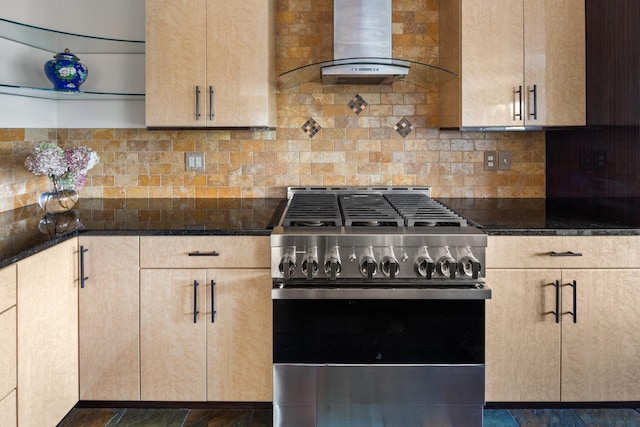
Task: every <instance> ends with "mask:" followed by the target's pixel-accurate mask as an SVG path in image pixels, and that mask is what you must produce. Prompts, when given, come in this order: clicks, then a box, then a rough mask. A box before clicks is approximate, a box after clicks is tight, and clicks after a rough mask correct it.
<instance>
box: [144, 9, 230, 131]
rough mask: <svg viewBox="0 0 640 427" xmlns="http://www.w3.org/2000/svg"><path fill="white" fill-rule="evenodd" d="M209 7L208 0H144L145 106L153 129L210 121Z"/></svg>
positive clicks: (149, 124)
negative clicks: (207, 67) (207, 78)
mask: <svg viewBox="0 0 640 427" xmlns="http://www.w3.org/2000/svg"><path fill="white" fill-rule="evenodd" d="M205 11H206V0H180V2H176V1H175V0H147V2H146V28H145V34H146V53H145V68H146V70H145V74H146V97H145V109H146V125H147V126H149V127H153V126H188V127H193V126H203V127H204V126H206V125H207V123H206V112H205V99H206V97H207V96H208V95H207V87H205V85H206V84H207V83H206V54H207V48H206V31H207V22H206V19H207V17H206V12H205ZM235 20H236V21H237V17H236V19H235ZM197 89H199V90H200V95H199V96H198V95H197V94H196V90H197ZM196 112H200V114H201V115H200V117H196Z"/></svg>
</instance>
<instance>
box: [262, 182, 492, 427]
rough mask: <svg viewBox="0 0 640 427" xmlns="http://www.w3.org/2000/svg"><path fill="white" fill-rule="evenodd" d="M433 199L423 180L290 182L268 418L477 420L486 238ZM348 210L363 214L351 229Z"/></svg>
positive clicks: (277, 253) (367, 422) (290, 422)
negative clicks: (420, 214) (424, 209)
mask: <svg viewBox="0 0 640 427" xmlns="http://www.w3.org/2000/svg"><path fill="white" fill-rule="evenodd" d="M296 194H298V195H302V196H303V197H298V198H296V197H293V196H295V195H296ZM401 195H402V197H400V196H401ZM307 196H310V197H309V198H308V199H307ZM356 196H358V197H356ZM370 196H372V197H370ZM415 196H419V197H415ZM406 197H408V198H409V200H408V201H406ZM296 199H297V202H299V201H300V200H301V199H302V200H305V199H306V200H305V205H304V206H299V205H297V204H296V203H297V202H296V203H294V201H296ZM354 200H357V203H355V204H353V202H354ZM402 200H405V201H402ZM334 202H335V203H334ZM385 202H386V203H387V205H384V203H385ZM432 202H433V200H432V199H431V198H430V197H429V194H428V192H427V191H425V189H421V190H416V189H395V188H394V189H391V188H388V189H384V190H381V189H370V188H368V189H294V190H293V191H292V190H290V202H289V205H288V207H287V209H286V210H285V213H284V215H283V219H282V220H281V222H280V224H279V226H278V227H276V229H274V233H273V235H272V277H273V284H274V287H273V290H272V302H273V339H274V343H273V348H274V351H273V370H274V384H273V386H274V390H273V392H274V402H273V409H274V426H287V427H294V426H295V427H298V426H305V427H307V426H327V427H328V426H331V427H334V426H343V425H344V426H367V427H371V426H402V427H407V426H423V425H434V426H438V427H445V426H455V427H465V426H478V427H480V426H481V425H482V410H483V405H484V375H485V368H484V363H485V360H484V354H485V351H484V348H485V347H484V345H485V344H484V340H485V334H484V313H485V300H486V299H487V298H490V297H491V291H490V289H489V288H488V287H487V286H486V284H485V283H484V280H483V276H484V274H483V269H482V264H483V263H484V248H485V246H486V236H485V235H484V234H482V233H481V232H479V231H478V230H477V229H475V228H474V227H470V226H468V225H467V224H466V221H465V220H464V219H461V218H459V217H457V216H456V215H455V213H453V212H450V211H449V210H448V209H447V208H446V207H443V206H441V205H438V204H435V205H434V204H433V203H432ZM381 203H382V204H383V206H382V207H381V208H379V207H378V206H379V205H380V204H381ZM403 203H405V204H406V205H405V204H403ZM423 204H427V205H428V207H429V211H430V213H429V217H430V219H429V220H427V219H424V218H423V219H422V223H424V224H428V225H424V226H423V225H418V226H416V225H415V221H414V220H415V219H416V215H415V214H416V212H415V211H416V208H418V207H420V206H422V205H423ZM354 206H357V207H358V209H364V210H365V211H367V212H366V218H365V216H357V219H358V222H357V223H356V224H354V222H353V221H351V222H350V220H349V217H353V214H354V212H353V209H352V208H353V207H354ZM389 206H391V207H392V211H390V212H386V213H385V214H384V215H385V217H384V218H383V217H382V216H380V215H378V214H377V213H372V210H373V211H375V212H378V211H379V210H380V209H386V208H388V207H389ZM398 206H399V207H398ZM335 209H337V212H333V210H335ZM409 209H410V210H411V213H413V216H412V222H411V224H412V225H407V222H406V218H402V214H403V213H404V214H405V216H408V214H406V212H407V210H409ZM303 211H304V212H305V213H304V215H307V214H306V212H311V213H312V214H313V215H314V216H315V218H306V219H305V220H304V221H300V220H299V215H300V212H303ZM387 215H390V216H392V217H396V216H400V217H401V219H400V220H398V221H396V220H395V219H394V220H393V221H392V222H389V221H388V219H387V218H386V216H387ZM334 217H335V218H338V217H339V218H340V219H336V221H340V223H339V224H338V223H334V222H333V221H334ZM292 218H295V220H294V221H295V223H291V220H292ZM318 218H319V219H318ZM328 218H329V219H328ZM345 218H346V219H345ZM372 218H373V219H372ZM438 218H439V219H438ZM452 218H457V219H455V220H453V219H452ZM327 221H329V222H327ZM345 221H346V222H347V223H348V224H349V225H344V224H345ZM394 221H395V222H394ZM381 223H382V224H384V225H380V224H381ZM452 223H455V224H458V225H452ZM292 224H293V225H292ZM309 224H312V225H309ZM389 224H392V225H389ZM438 224H440V225H438ZM442 224H446V225H442ZM310 228H311V229H310Z"/></svg>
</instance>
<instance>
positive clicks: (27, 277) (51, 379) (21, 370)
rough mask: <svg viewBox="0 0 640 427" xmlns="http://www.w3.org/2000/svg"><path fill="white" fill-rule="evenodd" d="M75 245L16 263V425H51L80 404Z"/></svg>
mask: <svg viewBox="0 0 640 427" xmlns="http://www.w3.org/2000/svg"><path fill="white" fill-rule="evenodd" d="M77 242H78V240H77V239H75V238H74V239H70V240H67V241H64V242H62V243H59V244H57V245H56V246H53V247H51V248H48V249H46V250H44V251H42V252H39V253H37V254H35V255H32V256H30V257H28V258H26V259H24V260H21V261H19V262H18V263H17V269H18V270H17V277H18V280H17V286H18V292H17V294H18V304H17V309H18V310H17V322H18V329H17V337H18V382H17V384H18V387H17V404H18V425H19V426H20V427H44V426H55V425H56V424H57V423H58V422H59V421H60V420H61V419H62V418H63V417H64V416H65V415H66V414H67V412H69V410H70V409H71V408H72V407H73V406H74V405H75V404H76V403H77V402H78V397H79V393H78V357H77V355H78V263H77V256H78V244H77Z"/></svg>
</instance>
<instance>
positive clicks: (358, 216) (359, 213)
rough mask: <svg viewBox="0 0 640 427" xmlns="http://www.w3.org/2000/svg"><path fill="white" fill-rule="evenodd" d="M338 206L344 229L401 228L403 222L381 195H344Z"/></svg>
mask: <svg viewBox="0 0 640 427" xmlns="http://www.w3.org/2000/svg"><path fill="white" fill-rule="evenodd" d="M340 206H341V207H342V213H343V215H344V225H345V226H346V227H357V226H391V227H402V226H403V225H404V220H403V219H402V217H400V216H399V215H398V212H396V210H395V209H394V208H393V206H391V205H390V204H389V202H388V201H387V200H386V199H385V198H384V197H383V196H382V195H381V194H345V195H341V196H340Z"/></svg>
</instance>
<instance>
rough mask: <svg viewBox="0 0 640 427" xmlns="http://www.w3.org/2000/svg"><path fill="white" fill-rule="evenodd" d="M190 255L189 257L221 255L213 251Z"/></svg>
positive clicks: (196, 252) (190, 253) (191, 253)
mask: <svg viewBox="0 0 640 427" xmlns="http://www.w3.org/2000/svg"><path fill="white" fill-rule="evenodd" d="M188 255H189V256H220V254H219V253H218V252H216V251H211V252H200V251H195V252H189V254H188Z"/></svg>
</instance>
